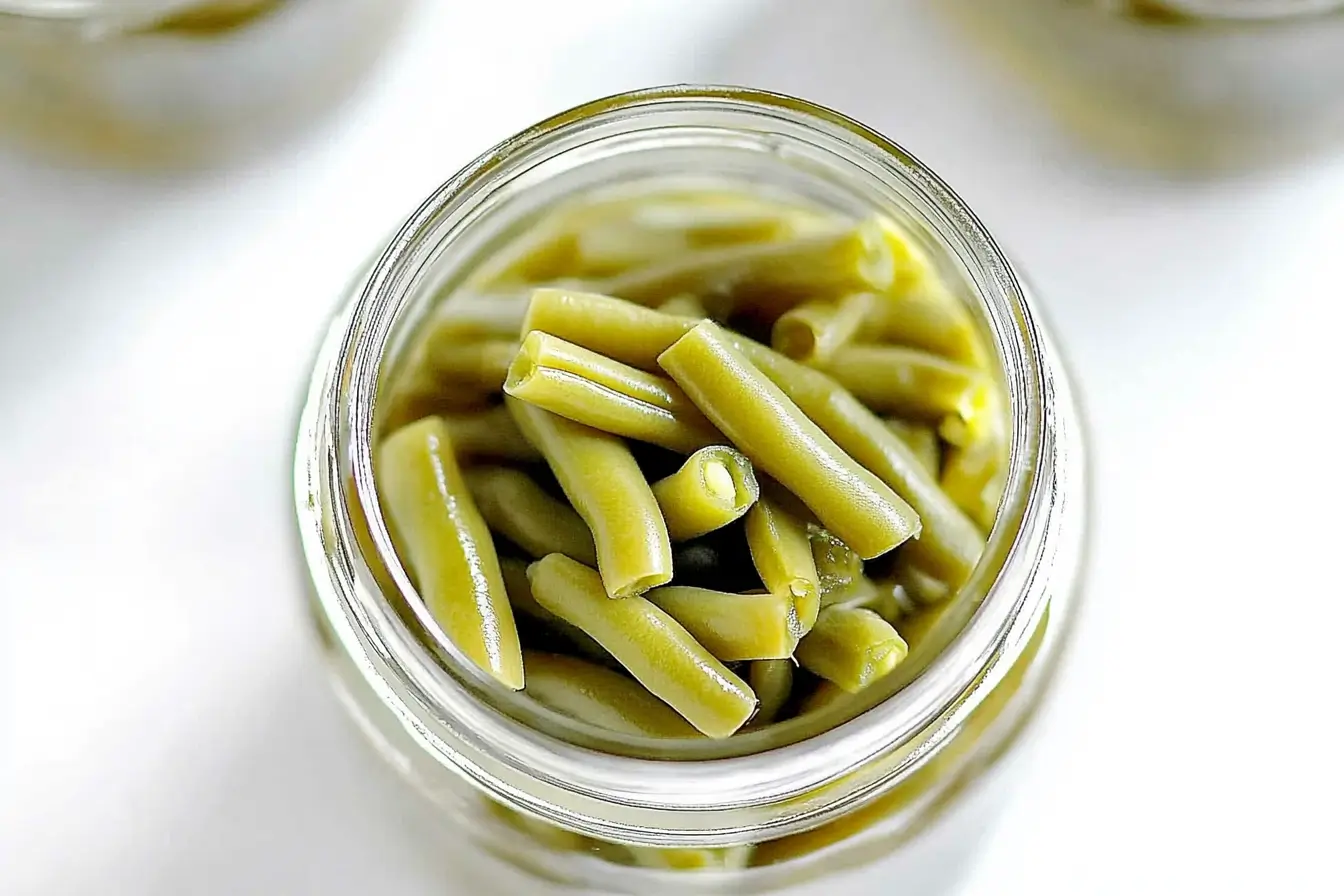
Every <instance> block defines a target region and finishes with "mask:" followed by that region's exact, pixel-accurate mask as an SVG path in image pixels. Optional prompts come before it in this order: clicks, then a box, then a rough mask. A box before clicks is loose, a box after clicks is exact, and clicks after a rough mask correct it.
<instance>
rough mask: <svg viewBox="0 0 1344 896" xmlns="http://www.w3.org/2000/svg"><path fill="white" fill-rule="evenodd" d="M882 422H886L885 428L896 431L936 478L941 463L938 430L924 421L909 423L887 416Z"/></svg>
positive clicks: (940, 445)
mask: <svg viewBox="0 0 1344 896" xmlns="http://www.w3.org/2000/svg"><path fill="white" fill-rule="evenodd" d="M883 422H884V423H886V424H887V429H890V430H891V431H892V432H894V433H896V435H898V436H900V437H901V441H902V442H904V443H905V444H906V445H908V446H910V450H911V451H912V452H914V455H915V457H917V458H919V462H920V463H921V464H922V465H923V466H924V469H925V470H928V471H929V475H930V476H933V477H935V478H936V477H937V476H938V471H939V470H940V469H941V468H942V465H943V445H942V441H941V440H940V439H939V438H938V431H937V430H936V429H934V428H933V427H932V426H929V425H928V424H926V423H911V422H910V421H908V420H899V419H896V418H894V417H888V418H886V419H885V420H884V421H883Z"/></svg>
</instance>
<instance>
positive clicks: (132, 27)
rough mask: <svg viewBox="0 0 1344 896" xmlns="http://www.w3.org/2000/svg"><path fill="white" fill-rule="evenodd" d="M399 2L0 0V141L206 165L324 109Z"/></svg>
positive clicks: (371, 51)
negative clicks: (206, 162)
mask: <svg viewBox="0 0 1344 896" xmlns="http://www.w3.org/2000/svg"><path fill="white" fill-rule="evenodd" d="M406 5H407V0H145V2H138V3H137V2H129V3H118V2H110V0H79V2H73V3H60V2H52V0H0V140H5V141H6V142H10V143H15V144H17V145H19V146H20V147H22V148H26V149H28V150H30V151H32V152H35V153H38V154H41V155H48V154H52V153H56V154H58V155H59V156H60V157H65V158H73V159H76V160H81V161H94V162H105V163H112V164H118V165H132V166H141V165H143V166H158V165H165V164H183V163H186V164H190V163H197V162H202V161H212V160H216V159H220V158H225V157H228V156H231V155H235V154H237V153H239V152H241V151H244V150H246V149H248V148H249V147H252V146H253V145H255V144H257V143H258V142H261V141H264V140H265V139H267V138H268V137H273V136H277V135H279V134H281V133H283V132H285V131H287V130H289V129H292V128H294V127H295V126H297V125H298V124H300V123H302V122H303V121H305V120H306V119H307V118H309V117H311V116H312V115H314V114H316V113H318V112H320V111H321V110H322V109H323V108H324V107H327V106H329V105H330V104H332V103H333V102H334V101H335V100H336V99H337V98H338V97H339V96H340V95H341V94H342V93H343V92H344V91H345V90H346V89H348V88H349V86H350V85H351V84H352V83H353V82H354V81H355V80H356V79H357V78H358V76H359V75H360V74H361V73H362V72H363V71H364V70H365V69H366V68H367V67H368V65H369V63H370V62H371V61H372V60H373V59H374V57H375V56H376V55H377V54H378V52H379V51H380V50H381V49H382V48H383V46H384V45H385V44H386V43H387V40H388V38H389V37H390V35H391V33H392V31H393V29H394V27H395V25H396V23H397V22H398V21H399V20H400V17H401V15H402V14H403V12H404V7H405V6H406Z"/></svg>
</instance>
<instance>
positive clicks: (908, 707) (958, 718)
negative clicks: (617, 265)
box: [295, 87, 1087, 896]
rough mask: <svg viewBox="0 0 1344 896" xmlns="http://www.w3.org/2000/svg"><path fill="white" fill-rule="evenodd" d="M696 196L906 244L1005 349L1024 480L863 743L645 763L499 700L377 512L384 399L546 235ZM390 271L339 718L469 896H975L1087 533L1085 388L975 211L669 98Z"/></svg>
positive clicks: (533, 149) (363, 295) (822, 135)
mask: <svg viewBox="0 0 1344 896" xmlns="http://www.w3.org/2000/svg"><path fill="white" fill-rule="evenodd" d="M679 178H689V179H692V180H693V181H694V182H695V183H697V184H701V185H707V184H713V185H714V188H715V189H723V190H725V191H733V190H738V191H748V192H751V191H762V190H764V191H768V192H769V193H770V195H775V196H781V195H793V196H797V197H803V196H805V197H807V198H808V199H809V200H810V202H811V203H814V204H821V205H823V206H829V207H831V208H832V209H834V210H836V211H838V212H841V213H843V214H846V215H850V216H854V217H862V216H863V215H865V214H873V213H876V214H882V215H886V216H890V217H892V218H895V219H898V220H900V221H902V222H903V223H904V224H905V225H906V226H907V227H908V229H909V231H910V233H911V235H912V237H913V238H915V239H917V240H918V241H919V242H920V243H921V245H922V247H923V248H924V249H925V251H927V252H928V253H930V254H931V256H932V257H934V258H936V259H938V265H939V268H940V272H941V274H942V275H943V279H944V280H945V282H947V283H948V284H949V285H952V284H955V292H956V294H957V295H959V296H960V297H961V298H962V300H963V301H964V302H965V303H966V304H967V306H968V307H969V308H970V310H971V311H972V313H973V315H974V317H975V319H976V320H977V321H978V322H979V323H980V325H981V327H982V329H983V333H984V334H985V337H986V339H987V340H988V341H989V344H991V345H993V346H994V350H995V353H996V357H998V358H999V360H1000V362H1001V365H1000V366H1001V371H1000V372H1001V373H1002V375H1003V382H1004V388H1005V390H1006V394H1007V395H1008V400H1009V406H1010V408H1011V413H1012V428H1013V435H1012V460H1011V462H1010V469H1009V473H1008V480H1007V484H1006V489H1005V494H1004V498H1003V500H1002V502H1001V504H1000V507H999V512H998V516H997V522H996V523H995V527H994V529H993V532H992V533H991V535H990V539H989V544H988V547H987V548H986V550H985V553H984V556H983V557H982V559H981V561H980V564H979V566H978V568H977V570H976V572H975V574H974V575H973V576H972V578H971V580H970V581H969V582H968V583H967V585H966V586H965V588H964V589H963V590H962V591H961V592H960V594H959V596H958V598H957V599H956V600H955V601H951V602H949V603H947V604H944V605H942V608H941V609H940V610H938V611H931V612H930V614H928V615H927V616H922V617H920V619H921V620H923V621H924V623H926V626H925V627H922V628H920V629H918V630H917V634H916V640H912V641H911V643H912V645H916V646H914V647H912V653H911V656H910V658H909V659H907V660H906V662H905V663H903V664H902V665H901V666H898V667H897V670H896V671H895V672H893V673H892V674H891V675H889V676H888V677H887V678H886V679H883V684H882V685H881V686H876V685H875V686H874V687H873V688H871V689H870V691H871V693H870V692H869V691H865V692H864V695H863V697H862V698H861V700H862V704H863V705H862V706H861V707H859V709H863V710H865V711H863V712H862V713H861V714H860V715H858V716H857V717H854V718H848V720H846V718H847V717H848V716H849V715H851V714H852V713H853V711H854V709H855V707H854V705H853V704H843V705H839V706H836V707H833V708H832V709H831V710H826V711H824V712H825V713H826V714H823V715H817V716H807V717H804V718H802V719H800V720H798V722H799V723H800V724H797V725H793V723H790V722H784V723H782V724H780V725H773V726H767V727H766V728H763V729H761V730H760V731H758V732H756V733H744V734H740V735H738V736H735V737H732V738H728V739H726V740H723V741H711V740H708V739H688V740H685V741H675V740H659V741H656V742H654V743H653V744H651V745H649V746H648V747H647V748H646V749H641V752H640V753H639V755H635V754H632V753H630V752H628V751H627V748H628V745H626V744H622V745H614V746H613V745H611V744H608V743H607V742H605V741H603V740H602V739H601V732H596V733H595V732H594V731H593V730H591V729H590V730H584V729H582V728H580V729H574V728H573V727H572V726H573V725H574V724H575V723H573V722H565V720H563V719H561V718H560V717H558V716H556V715H555V714H554V713H550V714H548V713H545V712H539V711H538V707H537V705H536V704H535V703H533V702H532V701H530V700H528V699H526V698H525V697H523V696H520V695H518V694H516V693H514V692H512V691H508V690H506V689H504V688H503V687H502V686H500V685H499V684H498V683H497V682H493V680H490V679H487V678H486V677H485V676H484V675H483V673H481V672H480V671H479V669H478V668H476V667H475V666H474V665H473V664H472V663H470V662H463V661H462V660H461V659H460V656H461V654H460V653H459V652H457V650H456V648H455V647H454V646H453V645H452V643H451V642H449V641H448V640H447V639H446V638H443V637H442V636H441V635H439V636H437V637H436V636H434V635H433V632H434V631H436V627H435V626H434V625H433V624H432V623H426V622H425V619H427V618H428V617H424V616H423V615H420V616H417V613H422V612H423V606H424V605H423V604H422V603H420V602H419V601H418V598H416V597H415V596H414V594H413V592H410V593H408V591H409V589H410V585H409V581H408V580H406V578H405V573H404V572H399V571H398V572H396V573H394V572H393V570H399V567H398V566H397V560H396V554H395V552H394V551H393V549H392V547H391V543H390V540H389V539H390V537H389V535H388V533H387V524H386V521H385V520H384V519H383V517H382V514H381V509H380V506H379V503H378V500H377V498H376V495H375V492H374V485H373V467H372V453H373V438H374V435H373V434H374V432H375V431H376V426H377V423H376V422H375V418H376V417H377V415H378V414H379V413H380V411H379V409H380V408H382V407H383V405H384V404H385V402H378V401H376V400H375V399H376V397H377V396H378V395H379V394H380V392H381V391H383V390H385V389H386V386H387V384H388V382H389V381H392V380H394V379H395V376H396V373H397V371H398V365H399V364H400V363H401V362H402V361H404V358H405V355H406V354H407V351H406V347H407V345H408V344H410V336H411V334H413V333H415V332H416V330H417V328H418V327H419V325H421V324H422V323H423V322H424V321H425V320H426V319H427V316H428V315H430V314H432V313H433V312H434V309H435V308H436V307H437V306H438V303H439V300H440V299H441V298H442V296H444V295H445V294H447V293H448V292H450V291H451V290H453V289H454V288H455V287H457V286H458V285H460V284H461V283H463V282H464V281H465V280H468V279H469V278H470V276H471V275H472V273H473V272H474V271H476V270H478V269H479V266H480V265H482V264H483V263H487V262H488V260H489V259H490V258H491V257H492V256H493V255H494V253H495V252H496V251H498V250H499V248H500V247H501V246H502V245H506V244H507V243H508V242H509V241H511V240H512V239H514V238H516V237H517V236H518V234H519V233H525V232H527V229H528V227H529V226H530V225H531V223H532V222H534V221H535V220H537V218H538V216H540V215H544V214H546V213H547V212H549V211H550V210H552V209H554V208H556V207H558V206H559V205H561V204H563V203H568V202H571V201H574V200H576V199H580V198H583V197H586V196H591V195H593V194H594V193H595V192H596V191H600V190H604V189H611V188H613V187H615V186H621V187H628V188H632V189H634V188H645V189H653V188H656V187H657V186H659V185H661V184H664V183H667V182H668V181H669V180H670V181H671V182H674V183H675V182H676V181H677V179H679ZM375 258H376V259H377V260H376V262H375V263H374V264H372V265H370V267H369V268H368V269H366V270H365V271H364V272H362V273H361V274H360V275H359V277H357V278H356V280H355V282H354V283H352V284H351V287H350V290H349V291H348V292H347V294H346V295H345V296H343V297H342V301H341V307H340V309H339V311H338V313H337V316H336V319H335V320H334V321H333V322H332V324H331V327H330V329H329V331H328V335H327V338H326V339H325V340H324V344H323V346H322V347H321V348H320V350H319V352H318V356H317V359H316V362H315V365H314V369H313V372H312V379H311V382H310V384H309V391H308V395H307V401H306V403H305V407H304V411H303V414H302V418H301V421H300V427H299V435H298V440H297V445H296V456H295V500H296V508H297V512H298V518H299V532H300V536H301V541H302V555H303V559H304V563H305V568H306V571H307V573H308V575H309V577H310V582H311V586H312V590H311V596H312V598H313V603H312V608H313V612H314V616H315V619H316V621H317V627H318V630H319V632H320V633H321V636H322V641H323V644H324V647H325V651H326V655H327V658H328V661H329V662H330V665H331V668H332V671H333V673H334V680H335V683H336V686H337V690H338V693H339V694H340V695H341V697H342V699H343V700H344V702H345V703H346V705H347V707H348V708H349V709H350V710H351V712H352V714H353V716H354V717H355V719H356V720H357V721H358V722H359V724H360V727H361V728H362V729H363V730H364V731H365V733H366V734H367V735H368V736H369V738H370V739H371V741H372V742H373V743H374V744H375V745H376V747H377V748H378V751H379V752H380V753H381V755H382V756H383V758H385V759H386V760H387V761H388V763H389V764H390V765H391V766H392V767H393V768H395V769H396V770H397V771H399V772H400V773H401V775H402V777H404V778H405V779H406V780H407V781H409V782H410V783H411V785H412V787H413V788H414V790H415V791H418V792H419V794H421V795H422V796H424V797H427V800H426V804H427V805H430V806H432V807H433V808H434V809H435V810H436V812H435V821H436V824H434V825H433V826H434V827H436V828H439V829H441V830H442V832H443V834H442V836H441V837H439V838H436V839H437V840H438V843H437V845H436V846H435V850H434V853H435V854H436V855H439V856H447V857H449V858H446V859H445V860H444V864H445V866H446V869H447V868H451V871H448V870H445V874H448V873H451V874H452V876H453V879H454V880H457V881H461V880H462V879H463V878H464V876H471V875H473V874H474V875H475V876H476V877H478V878H479V880H478V881H477V882H475V883H474V884H473V885H472V886H465V885H464V889H463V892H466V891H468V890H470V891H472V892H488V893H523V892H527V893H540V892H550V891H551V890H550V889H548V888H547V887H546V886H545V885H544V884H543V883H542V881H551V882H556V883H558V884H561V885H563V886H564V887H577V888H580V889H581V890H582V891H583V892H602V893H638V894H641V896H653V894H677V896H693V894H709V893H731V894H746V893H776V892H790V893H792V892H799V890H798V888H799V887H805V886H807V885H808V884H809V882H815V883H816V884H817V885H819V886H822V887H834V886H835V885H837V884H840V883H842V882H843V883H846V884H851V883H852V884H853V885H854V886H855V887H856V888H859V889H855V890H851V892H871V893H882V892H890V891H891V888H892V886H893V885H898V886H900V887H901V888H902V892H908V893H911V894H915V893H918V894H921V896H926V894H932V893H943V892H947V888H948V887H950V886H951V885H953V883H954V882H955V879H956V877H957V876H958V875H959V874H960V872H961V871H963V870H964V869H965V868H966V867H967V855H968V853H969V851H970V850H972V849H973V848H974V846H975V845H976V840H977V837H978V835H979V833H980V832H981V831H982V830H983V828H984V825H985V824H986V823H987V821H988V820H989V819H990V818H991V817H992V815H993V811H994V809H995V808H996V806H997V804H998V801H999V797H1000V796H1002V794H1003V787H1004V786H1005V782H1007V781H1009V780H1011V778H1010V777H1009V776H1005V775H1004V774H1003V772H1004V770H1005V769H1006V768H1007V767H1008V766H1006V765H1005V764H1004V763H1002V762H1000V761H999V760H1001V759H1002V758H1004V756H1005V755H1006V754H1008V753H1009V751H1010V748H1012V747H1014V746H1015V745H1016V744H1017V743H1018V742H1019V740H1020V735H1021V734H1022V732H1023V730H1024V729H1025V727H1026V726H1027V723H1028V722H1029V721H1030V719H1031V717H1032V715H1033V711H1034V709H1035V708H1036V706H1037V705H1038V704H1039V702H1040V700H1041V698H1042V695H1043V694H1044V692H1045V691H1046V688H1047V686H1048V684H1049V683H1050V681H1051V680H1052V678H1053V676H1054V673H1055V670H1056V668H1057V666H1058V662H1057V661H1058V659H1059V656H1060V652H1061V650H1062V648H1063V646H1064V644H1065V643H1066V641H1067V639H1068V634H1069V632H1070V629H1071V626H1070V622H1071V620H1072V618H1073V615H1074V613H1073V607H1074V604H1075V599H1076V594H1077V591H1078V587H1079V579H1080V575H1081V568H1082V560H1083V549H1084V539H1085V532H1086V502H1087V494H1086V492H1087V487H1086V481H1085V478H1084V467H1083V448H1082V432H1081V421H1080V419H1079V416H1078V411H1077V409H1076V407H1075V405H1074V403H1073V400H1072V396H1071V391H1070V388H1069V382H1068V377H1067V374H1066V372H1065V370H1064V368H1063V366H1062V362H1061V361H1060V358H1059V355H1058V352H1057V350H1056V348H1055V347H1054V345H1053V343H1052V342H1051V340H1050V338H1049V336H1048V334H1047V333H1046V332H1045V331H1044V330H1043V329H1042V324H1041V323H1040V321H1039V320H1038V319H1037V317H1036V312H1035V311H1034V309H1033V307H1032V305H1033V302H1032V299H1031V298H1030V296H1029V292H1028V290H1027V287H1026V286H1025V284H1024V283H1023V281H1022V280H1021V278H1020V277H1019V275H1018V274H1017V272H1016V271H1015V270H1014V269H1013V267H1012V266H1011V265H1010V264H1009V262H1008V261H1007V259H1006V258H1004V256H1003V255H1002V253H1001V251H1000V250H999V248H998V246H997V245H996V244H995V243H994V240H993V239H992V237H990V235H989V234H988V233H987V232H986V231H985V230H984V228H983V226H982V225H981V224H980V223H979V221H978V220H977V219H976V218H975V216H974V215H973V214H972V213H971V211H970V210H969V209H967V208H966V206H965V205H964V204H963V203H962V202H961V200H960V199H959V198H958V197H956V196H955V195H954V194H952V193H951V191H950V190H948V189H947V187H946V186H945V185H943V183H942V182H941V181H940V180H938V178H937V176H936V175H934V174H933V173H932V172H931V171H930V170H929V169H928V168H926V167H925V166H924V165H922V164H921V163H920V162H919V161H917V160H915V159H914V158H912V157H910V156H909V155H908V154H907V153H905V152H904V151H903V150H902V149H901V148H900V147H898V146H896V145H895V144H893V143H891V142H890V141H889V140H886V139H885V138H883V137H881V136H880V135H878V134H876V133H874V132H873V131H871V130H869V129H867V128H865V127H863V126H862V125H860V124H858V123H857V122H854V121H852V120H850V119H847V118H844V117H843V116H841V115H838V114H837V113H834V112H831V111H830V110H827V109H823V108H820V107H818V106H814V105H811V104H809V103H806V102H803V101H801V100H796V99H792V98H789V97H781V96H777V95H773V94H767V93H762V92H758V91H751V90H742V89H726V88H711V87H680V88H664V89H656V90H649V91H643V92H638V93H632V94H625V95H622V96H617V97H612V98H608V99H605V100H599V101H596V102H593V103H590V104H588V105H586V106H583V107H580V108H577V109H573V110H570V111H568V112H565V113H562V114H560V115H558V116H556V117H555V118H552V119H550V120H548V121H546V122H543V123H541V124H539V125H536V126H535V127H532V128H529V129H528V130H526V131H524V132H523V133H521V134H518V135H517V136H515V137H513V138H510V139H509V140H507V141H505V142H504V143H502V144H500V145H499V146H497V147H496V148H494V149H493V150H491V151H490V152H488V153H487V154H486V155H484V156H482V157H481V158H480V159H478V160H477V161H476V162H475V163H473V164H472V165H470V166H468V167H467V168H465V169H463V170H462V171H461V172H459V173H458V174H456V175H455V176H454V177H453V178H452V179H451V180H449V181H448V182H447V183H445V184H444V185H443V186H442V187H441V188H439V189H438V190H437V191H436V192H435V193H434V194H433V195H431V196H430V197H428V198H427V199H426V200H425V202H424V203H423V204H422V205H421V206H420V207H419V208H418V209H417V210H415V211H414V212H413V213H412V214H411V216H410V218H409V219H408V221H407V222H406V224H405V225H404V226H403V227H402V228H401V230H400V232H399V233H397V234H396V235H395V236H394V237H393V238H392V239H391V240H389V241H388V242H387V243H386V244H385V245H382V246H379V247H378V250H377V253H376V255H375ZM401 581H405V583H406V584H405V585H404V586H399V585H398V582H401ZM403 589H405V590H403ZM417 607H419V608H420V609H419V610H417V609H416V608H417ZM906 634H907V635H909V630H907V632H906ZM566 724H568V725H570V726H571V727H570V728H569V729H566V728H564V725H566ZM791 725H792V727H790V726H791ZM831 725H834V726H835V727H830V726H831ZM818 728H823V729H826V730H824V731H822V733H816V730H817V729H818ZM430 826H431V825H430V824H429V823H426V825H425V827H426V828H428V827H430ZM823 891H824V892H831V890H823ZM806 892H819V891H817V890H815V889H808V890H806Z"/></svg>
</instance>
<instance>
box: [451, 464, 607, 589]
mask: <svg viewBox="0 0 1344 896" xmlns="http://www.w3.org/2000/svg"><path fill="white" fill-rule="evenodd" d="M465 477H466V482H467V488H468V489H469V490H470V491H471V497H472V499H473V500H474V501H475V502H476V506H477V508H479V509H480V511H481V516H483V517H485V522H486V524H487V525H488V526H489V527H490V528H491V530H493V531H495V532H498V533H499V534H500V535H503V536H504V537H505V538H507V539H508V540H509V541H511V542H513V543H514V544H516V545H518V547H520V548H522V549H523V550H524V551H525V552H526V553H527V554H528V555H530V556H532V557H534V558H540V557H544V556H546V555H547V554H564V555H565V556H566V557H572V558H574V559H575V560H577V561H579V562H580V563H583V564H585V565H587V566H595V565H597V548H596V547H595V546H594V544H593V533H592V532H590V531H589V530H588V524H587V523H585V522H584V521H583V519H582V518H581V517H580V516H579V515H578V513H576V512H575V511H574V509H573V508H572V507H570V506H569V505H568V504H565V503H564V502H563V501H557V500H556V499H555V498H552V497H551V496H550V495H548V494H546V490H545V489H543V488H542V487H541V486H540V485H537V483H536V481H535V480H533V479H532V477H531V476H529V475H527V474H526V473H524V472H523V471H522V470H514V469H511V468H509V467H489V466H483V467H472V468H470V469H468V470H467V471H466V473H465Z"/></svg>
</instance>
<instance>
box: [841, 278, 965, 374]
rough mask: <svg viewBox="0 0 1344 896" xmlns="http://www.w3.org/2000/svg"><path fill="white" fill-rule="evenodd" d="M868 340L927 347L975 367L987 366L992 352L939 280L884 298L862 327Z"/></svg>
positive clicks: (863, 338) (954, 297)
mask: <svg viewBox="0 0 1344 896" xmlns="http://www.w3.org/2000/svg"><path fill="white" fill-rule="evenodd" d="M859 338H860V339H861V340H863V341H868V342H894V343H896V344H898V345H906V346H910V347H911V348H919V349H923V350H924V351H927V352H932V353H934V354H936V355H941V356H943V357H945V358H949V359H950V360H953V361H956V362H958V363H961V364H966V365H969V366H971V367H977V368H982V369H983V368H985V367H986V366H987V363H988V355H987V353H986V351H985V347H984V341H983V340H982V339H981V338H980V333H979V331H978V330H977V329H976V326H975V323H974V321H973V320H972V319H971V313H970V311H968V310H967V309H966V306H965V305H963V304H962V303H961V302H960V301H959V300H958V299H957V297H956V296H954V295H952V294H951V293H950V292H948V291H947V289H946V288H945V287H943V286H941V285H940V284H936V282H930V283H927V284H925V285H924V286H922V287H921V288H920V289H919V290H917V291H916V292H914V293H912V294H910V295H904V296H901V297H899V298H892V297H889V296H887V297H883V299H882V301H879V302H877V303H875V304H873V305H872V306H871V307H870V308H869V313H868V315H867V316H866V317H865V319H864V322H863V325H862V326H861V327H860V329H859Z"/></svg>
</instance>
